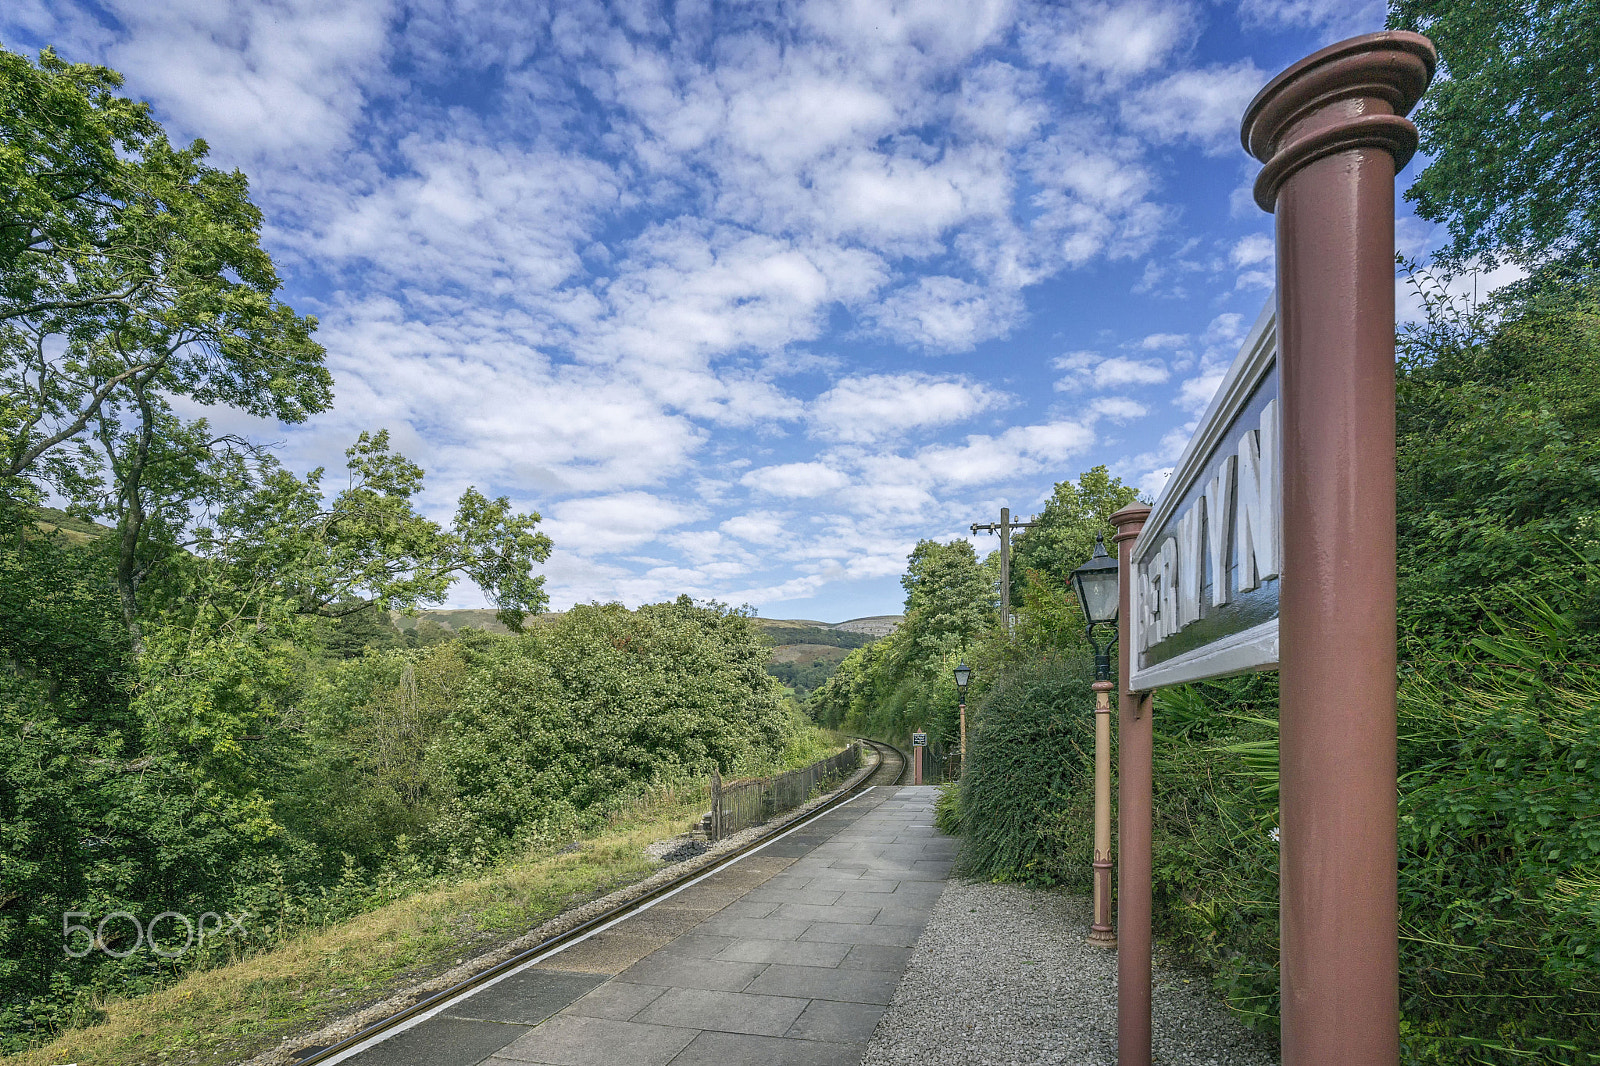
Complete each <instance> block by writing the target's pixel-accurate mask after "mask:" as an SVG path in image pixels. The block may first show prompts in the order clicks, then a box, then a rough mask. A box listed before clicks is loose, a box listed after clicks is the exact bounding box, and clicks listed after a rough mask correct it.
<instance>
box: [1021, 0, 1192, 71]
mask: <svg viewBox="0 0 1600 1066" xmlns="http://www.w3.org/2000/svg"><path fill="white" fill-rule="evenodd" d="M1196 23H1197V13H1196V12H1195V10H1194V9H1193V8H1192V7H1191V6H1190V5H1188V4H1184V3H1160V2H1154V0H1133V2H1131V3H1118V4H1113V3H1101V2H1077V3H1069V4H1063V5H1059V6H1057V5H1048V6H1043V7H1041V9H1040V10H1039V11H1037V12H1036V13H1035V14H1034V15H1033V16H1032V17H1031V18H1030V19H1029V20H1028V21H1027V22H1026V23H1024V25H1023V27H1022V31H1021V35H1020V36H1021V42H1022V47H1023V50H1024V52H1025V53H1026V54H1027V55H1028V57H1029V58H1030V59H1032V60H1033V61H1034V62H1036V63H1044V64H1047V65H1049V66H1052V67H1057V68H1060V69H1062V70H1065V71H1068V72H1069V73H1073V74H1077V75H1079V76H1080V77H1083V78H1087V79H1090V80H1091V81H1104V82H1105V83H1108V84H1109V85H1112V86H1115V85H1120V84H1122V83H1124V82H1126V81H1128V80H1129V79H1131V78H1135V77H1137V76H1139V75H1141V74H1147V73H1149V72H1150V71H1153V70H1155V69H1157V68H1158V67H1160V66H1161V65H1162V64H1163V63H1165V62H1166V60H1167V59H1168V57H1169V56H1171V55H1172V53H1173V52H1175V51H1177V50H1178V49H1180V48H1181V47H1183V46H1184V45H1185V44H1186V43H1187V42H1188V41H1189V39H1190V38H1191V37H1192V36H1193V34H1194V31H1195V27H1196Z"/></svg>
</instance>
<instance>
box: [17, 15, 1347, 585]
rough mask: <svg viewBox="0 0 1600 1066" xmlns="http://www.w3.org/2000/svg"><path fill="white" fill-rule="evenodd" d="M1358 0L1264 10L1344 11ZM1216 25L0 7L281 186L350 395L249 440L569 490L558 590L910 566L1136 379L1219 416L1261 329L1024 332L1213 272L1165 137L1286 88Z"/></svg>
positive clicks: (1087, 432)
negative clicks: (967, 512)
mask: <svg viewBox="0 0 1600 1066" xmlns="http://www.w3.org/2000/svg"><path fill="white" fill-rule="evenodd" d="M1332 6H1333V5H1331V4H1328V3H1324V2H1319V0H1250V2H1249V3H1247V4H1246V8H1245V12H1246V17H1247V18H1253V19H1259V20H1263V21H1272V20H1275V22H1274V24H1279V25H1283V24H1290V23H1293V22H1294V21H1295V20H1299V21H1300V23H1301V24H1306V25H1311V24H1315V25H1318V26H1325V25H1330V24H1331V23H1330V22H1329V21H1328V19H1327V17H1326V14H1325V11H1326V10H1331V9H1332ZM1213 17H1214V16H1213V14H1212V13H1211V11H1210V10H1209V9H1208V8H1206V7H1205V6H1203V5H1200V4H1198V3H1195V2H1193V0H1118V2H1113V0H1067V2H1065V3H1060V4H1040V3H1035V2H1032V0H981V2H979V3H977V4H964V3H956V2H955V0H809V2H806V3H803V4H800V5H798V6H796V7H794V8H792V9H789V8H784V9H779V8H762V7H749V6H738V5H735V6H734V7H732V8H727V7H698V6H695V5H678V6H677V7H676V8H673V9H670V10H668V9H665V8H659V7H657V6H654V5H647V4H624V5H620V6H606V5H603V4H600V3H597V2H593V0H567V2H563V3H560V4H554V5H549V6H548V7H528V6H527V5H522V6H517V5H511V4H506V3H496V2H494V0H414V2H409V3H407V4H404V5H401V4H398V3H396V2H395V0H326V2H321V3H318V4H311V3H310V2H309V0H260V2H258V3H251V4H245V3H243V2H242V0H215V2H207V3H202V2H201V0H175V2H173V3H164V4H158V5H150V4H142V5H141V4H137V3H134V2H133V0H107V2H105V3H91V2H90V0H61V2H60V3H53V4H49V5H45V4H42V3H40V2H39V0H18V2H17V3H16V4H13V5H11V6H9V7H8V8H7V9H6V10H5V11H4V12H3V13H0V32H3V33H4V34H5V38H6V40H7V43H8V45H10V46H12V47H16V46H18V45H19V44H23V43H26V42H28V41H31V40H37V41H38V43H45V42H52V43H57V44H59V45H61V46H62V47H63V51H64V52H65V53H66V54H68V55H69V57H70V58H73V59H95V60H100V61H104V62H108V63H110V64H111V65H113V66H117V67H118V68H120V69H122V70H123V71H124V72H125V73H127V75H128V78H129V82H128V87H129V91H130V92H131V93H133V94H134V95H137V96H140V97H143V98H148V99H150V100H151V101H152V102H153V104H154V106H155V109H156V112H157V114H158V115H159V116H160V117H161V118H162V120H163V121H164V122H166V123H168V125H169V127H170V128H172V129H173V130H174V132H175V133H177V134H178V135H180V136H184V137H193V136H197V135H204V136H205V137H207V138H208V139H209V140H210V141H211V142H212V143H213V146H214V148H215V158H216V160H217V161H218V162H219V163H220V164H223V165H226V166H234V165H239V166H243V167H244V168H245V169H246V170H247V171H248V172H249V174H250V177H251V181H252V195H253V196H254V197H255V198H256V200H257V202H258V203H260V204H261V205H262V206H263V208H264V210H265V215H266V218H267V222H266V227H265V230H264V239H265V241H266V243H267V245H268V247H269V248H270V249H271V250H272V252H273V255H274V257H275V259H276V261H277V262H278V263H279V265H280V267H282V268H283V271H284V273H285V276H286V279H287V280H288V283H289V284H288V288H287V289H286V296H288V298H289V299H290V300H291V301H292V302H293V303H294V304H295V306H296V307H299V308H301V309H302V310H305V311H315V312H316V313H317V314H318V315H319V317H320V318H321V321H322V328H321V332H320V333H319V338H320V339H321V340H322V341H323V342H324V343H325V344H326V345H327V347H328V351H329V365H330V367H331V368H332V369H333V371H334V373H335V375H336V380H337V391H338V407H337V408H336V409H335V410H334V411H332V412H329V413H327V414H324V415H321V416H318V417H317V418H314V419H312V420H311V421H310V422H309V423H307V424H306V425H305V426H301V427H292V428H290V429H288V430H284V429H283V428H282V427H276V426H268V425H257V424H254V423H251V425H250V426H248V427H244V428H250V429H251V430H252V432H255V433H256V434H257V435H258V436H262V437H275V436H284V437H286V439H287V444H286V445H285V448H284V452H285V458H286V460H287V461H290V462H293V463H295V464H296V465H300V466H310V465H314V464H318V463H324V464H329V465H334V464H337V463H338V462H339V453H340V452H341V451H342V449H343V448H344V447H345V446H346V445H347V444H348V443H349V442H350V440H351V438H352V437H353V436H354V435H355V433H356V432H358V431H360V430H362V429H373V428H380V427H387V428H389V429H390V430H391V433H392V436H393V439H394V440H395V443H396V446H397V447H399V448H400V449H401V450H402V451H404V452H406V454H408V455H410V456H412V457H413V458H416V459H417V460H418V461H419V462H421V463H423V465H424V466H425V467H426V468H427V470H428V477H429V486H430V487H429V490H428V492H427V494H426V498H425V500H424V506H426V507H427V508H429V509H430V512H431V513H435V514H440V515H442V514H444V513H446V512H448V510H449V508H450V505H451V503H452V501H453V499H454V497H455V495H456V494H458V493H459V492H460V491H461V490H462V489H463V488H465V487H466V486H467V485H469V484H475V485H477V486H479V487H480V488H482V489H483V490H485V491H488V492H491V493H493V494H496V495H498V494H502V493H503V494H506V495H509V496H511V497H512V499H513V501H514V502H515V503H516V504H517V505H518V506H519V507H524V508H532V509H537V510H540V511H541V512H542V513H543V514H544V515H545V516H546V527H547V529H548V530H549V531H550V532H551V534H552V536H553V537H554V538H555V540H556V542H557V550H556V555H555V556H554V557H553V558H552V560H551V561H550V564H549V566H548V568H547V573H548V576H549V584H550V587H551V590H552V594H553V595H554V596H555V598H556V600H557V603H558V605H559V604H560V603H561V602H562V601H567V602H570V601H571V600H575V599H576V600H582V599H589V598H598V599H613V598H622V599H624V600H625V601H627V602H640V601H642V600H646V599H659V598H664V597H667V596H672V595H676V594H677V593H679V592H688V593H689V594H691V595H695V596H704V597H709V596H714V597H717V598H720V599H724V600H732V601H733V602H739V601H740V600H741V599H749V600H751V601H752V602H765V601H767V600H770V599H775V598H776V599H782V598H804V597H807V596H812V595H816V594H817V593H818V591H819V590H821V589H825V588H827V587H830V585H831V583H835V582H840V581H857V580H860V581H875V580H883V579H886V578H890V577H892V576H893V575H894V574H896V573H898V572H899V571H900V569H901V568H902V567H903V565H904V561H905V556H906V553H907V552H908V551H909V550H910V548H911V547H912V546H913V545H914V544H915V543H916V541H917V539H918V538H919V537H922V536H926V535H929V534H930V532H931V531H936V530H938V529H942V528H943V527H942V526H940V525H939V524H938V523H940V522H946V523H948V521H949V516H950V515H951V514H952V513H955V512H957V511H963V510H964V509H966V508H969V507H977V506H978V505H979V504H980V503H981V504H982V506H983V507H984V508H988V507H989V504H990V502H992V500H993V499H996V498H1001V495H1002V494H1005V493H1015V494H1016V497H1015V498H1018V499H1026V498H1032V497H1033V496H1037V495H1038V494H1039V492H1040V491H1041V490H1044V491H1047V486H1048V484H1050V483H1052V482H1053V481H1055V480H1058V479H1059V478H1061V477H1066V476H1070V475H1071V474H1072V473H1073V472H1074V471H1073V469H1072V464H1073V463H1075V462H1078V461H1080V460H1084V461H1087V457H1088V456H1089V455H1090V453H1091V451H1092V450H1093V449H1094V448H1096V447H1097V446H1100V445H1101V444H1103V440H1102V439H1101V438H1099V437H1098V436H1097V434H1096V426H1097V425H1101V426H1105V425H1110V424H1128V423H1130V422H1133V421H1135V420H1138V419H1142V418H1144V417H1146V415H1147V414H1148V412H1149V410H1150V409H1151V407H1152V406H1153V405H1154V404H1155V403H1156V402H1157V401H1156V398H1155V397H1154V396H1153V395H1152V394H1151V393H1150V392H1145V391H1140V390H1156V389H1160V395H1159V399H1160V401H1161V402H1162V403H1163V406H1164V402H1165V401H1166V400H1167V399H1168V398H1169V397H1170V395H1171V393H1172V392H1173V391H1177V392H1178V393H1179V394H1180V397H1179V398H1180V403H1190V404H1192V403H1194V402H1199V397H1200V396H1201V395H1202V394H1203V393H1205V390H1206V380H1207V377H1206V375H1208V374H1210V373H1212V372H1213V371H1214V370H1215V363H1216V360H1217V359H1222V358H1223V357H1224V354H1225V355H1229V356H1231V353H1229V352H1226V349H1227V347H1228V344H1229V343H1236V338H1234V339H1233V340H1232V341H1230V340H1229V337H1230V336H1231V333H1230V331H1232V332H1237V331H1238V329H1239V323H1238V322H1232V323H1231V324H1230V323H1228V322H1221V321H1220V320H1219V322H1220V325H1219V324H1218V323H1213V324H1212V327H1210V328H1208V329H1207V330H1204V331H1201V330H1197V329H1195V330H1191V331H1190V332H1189V333H1150V334H1148V335H1147V336H1144V337H1142V338H1141V337H1139V336H1138V335H1137V334H1131V335H1129V336H1126V337H1124V338H1122V339H1121V340H1111V339H1106V338H1105V337H1099V336H1095V335H1092V334H1090V335H1083V336H1077V335H1075V334H1072V333H1070V332H1069V333H1065V334H1062V335H1061V336H1062V339H1060V340H1050V341H1039V342H1036V341H1035V340H1034V337H1033V336H1032V335H1030V334H1027V333H1023V332H1022V331H1023V330H1027V329H1031V328H1032V327H1033V326H1034V325H1036V324H1037V322H1036V319H1035V317H1034V315H1036V314H1037V309H1038V307H1039V306H1040V303H1039V301H1038V300H1037V299H1036V298H1035V294H1036V293H1037V292H1038V291H1039V287H1040V286H1045V285H1051V284H1055V285H1061V284H1062V279H1064V278H1070V277H1072V276H1073V274H1072V272H1075V271H1081V272H1083V275H1084V276H1085V277H1088V276H1089V275H1090V274H1092V272H1093V271H1095V270H1097V269H1099V268H1100V267H1101V266H1103V265H1104V264H1105V263H1107V262H1111V261H1124V262H1127V263H1128V264H1129V266H1128V269H1129V270H1130V271H1131V272H1132V273H1133V274H1135V275H1137V274H1139V273H1141V272H1142V273H1143V274H1144V276H1145V277H1146V278H1150V279H1153V280H1151V281H1150V288H1151V289H1152V290H1153V289H1154V288H1155V287H1156V286H1157V285H1158V284H1159V286H1160V288H1161V291H1162V293H1163V294H1171V293H1175V292H1177V291H1179V289H1178V282H1179V281H1180V280H1181V279H1183V278H1185V277H1194V276H1195V275H1196V272H1197V270H1198V268H1196V267H1195V266H1194V265H1193V264H1192V263H1190V262H1189V260H1190V259H1193V258H1195V257H1194V256H1192V255H1189V253H1188V252H1186V251H1185V247H1186V245H1185V244H1184V242H1183V241H1181V240H1179V239H1178V235H1180V233H1181V227H1182V225H1183V224H1184V222H1183V216H1182V215H1181V213H1180V210H1179V208H1178V206H1177V204H1176V203H1175V196H1176V195H1177V194H1178V193H1179V192H1180V191H1181V189H1180V186H1182V184H1183V183H1182V182H1174V180H1173V175H1172V173H1171V165H1170V162H1169V161H1168V159H1167V158H1166V153H1162V152H1160V151H1158V150H1157V146H1160V145H1164V144H1169V143H1179V142H1192V143H1195V144H1198V145H1200V146H1201V147H1203V148H1206V149H1207V150H1210V149H1212V148H1213V147H1215V146H1216V145H1219V144H1221V143H1222V142H1223V141H1224V140H1227V139H1228V138H1231V137H1232V136H1233V132H1232V129H1231V125H1232V124H1233V123H1235V122H1236V121H1237V110H1238V107H1239V106H1240V102H1239V96H1240V94H1241V93H1246V92H1247V89H1246V86H1245V83H1246V82H1248V81H1250V79H1251V78H1258V76H1259V74H1260V72H1259V70H1258V69H1257V68H1255V66H1254V65H1253V64H1252V63H1251V62H1250V61H1248V60H1234V59H1233V57H1232V56H1224V57H1212V56H1207V57H1205V58H1204V60H1203V61H1202V62H1200V63H1198V65H1197V61H1196V59H1195V51H1196V49H1197V47H1198V46H1199V42H1200V40H1201V34H1202V31H1203V30H1204V29H1205V28H1206V23H1207V21H1208V19H1212V18H1213ZM1319 20H1320V21H1319ZM17 27H21V29H18V28H17ZM30 35H31V36H30ZM175 57H181V62H179V61H175ZM1259 80H1264V79H1259V78H1258V82H1257V84H1259ZM1063 86H1065V89H1066V91H1065V92H1063ZM1256 87H1257V85H1250V86H1248V92H1253V91H1254V89H1255V88H1256ZM1230 109H1232V112H1233V113H1231V114H1230V113H1229V111H1230ZM1252 210H1253V209H1252ZM1252 217H1259V213H1256V215H1254V216H1252ZM1251 240H1252V238H1245V240H1243V241H1241V242H1239V244H1237V245H1236V246H1234V248H1233V249H1232V251H1231V254H1230V256H1229V259H1228V261H1229V262H1230V263H1231V265H1232V266H1233V267H1234V269H1235V270H1237V271H1241V272H1242V273H1241V274H1240V275H1239V278H1238V282H1239V284H1240V285H1241V286H1245V287H1248V284H1247V279H1249V278H1251V277H1253V276H1254V275H1253V274H1252V271H1254V272H1255V273H1259V272H1260V271H1259V269H1258V268H1259V267H1260V265H1261V263H1263V262H1266V260H1265V259H1250V258H1249V257H1250V256H1251V255H1253V254H1254V252H1253V251H1252V249H1253V247H1254V246H1253V245H1251V244H1250V243H1249V242H1250V241H1251ZM1157 248H1164V249H1165V250H1164V252H1163V254H1162V255H1161V256H1160V257H1159V262H1158V261H1157V259H1151V260H1150V261H1149V262H1148V263H1145V264H1143V265H1141V263H1140V262H1139V260H1140V259H1141V258H1143V257H1145V256H1147V255H1149V253H1150V252H1151V251H1152V250H1153V249H1157ZM1219 262H1220V259H1218V258H1217V257H1213V262H1212V264H1211V270H1212V272H1213V273H1215V272H1216V269H1217V266H1218V263H1219ZM1087 291H1092V290H1087ZM1051 298H1052V299H1054V298H1055V295H1054V294H1052V297H1051ZM1030 306H1031V307H1033V308H1034V309H1035V311H1034V313H1033V314H1030ZM1234 318H1235V319H1237V318H1238V316H1234ZM1147 328H1149V327H1147ZM1179 328H1183V327H1179ZM1038 336H1040V337H1055V336H1058V334H1056V333H1055V332H1054V331H1053V325H1052V327H1051V328H1049V329H1046V330H1041V331H1040V332H1039V333H1038ZM1008 337H1017V338H1018V343H1017V350H1016V351H1015V352H1012V351H1008V350H1006V346H1005V345H1001V344H997V343H996V342H997V341H1000V340H1002V339H1004V338H1008ZM1036 343H1050V344H1054V345H1056V347H1055V348H1054V349H1053V350H1056V351H1059V350H1061V349H1062V348H1066V347H1074V346H1077V345H1098V346H1100V347H1101V348H1103V349H1104V352H1103V353H1101V352H1077V351H1075V352H1071V353H1069V354H1068V355H1065V356H1062V357H1061V359H1059V360H1056V361H1055V364H1054V368H1055V370H1056V371H1058V372H1059V373H1060V378H1059V380H1057V381H1056V382H1055V387H1056V389H1057V390H1060V391H1073V390H1085V391H1088V392H1095V393H1104V395H1096V396H1094V397H1093V399H1092V400H1091V401H1090V402H1087V403H1083V404H1076V403H1075V404H1074V405H1073V408H1072V413H1073V415H1074V416H1075V417H1074V418H1063V417H1061V416H1060V415H1059V413H1058V412H1056V411H1053V410H1050V409H1049V402H1048V401H1050V400H1051V399H1053V398H1055V397H1054V395H1053V394H1052V393H1050V391H1049V390H1047V389H1045V388H1044V382H1045V381H1048V380H1050V375H1051V369H1050V368H1049V367H1048V366H1047V365H1045V364H1043V362H1042V361H1041V360H1040V359H1039V358H1038V357H1037V356H1036V355H1030V354H1027V353H1031V352H1036V351H1037V348H1036V347H1034V345H1035V344H1036ZM974 350H977V351H980V352H981V353H982V360H981V361H979V360H976V359H974V360H973V361H971V362H970V363H963V364H962V365H961V366H960V367H959V372H945V373H930V372H928V371H926V370H924V369H923V368H924V367H927V366H929V365H930V364H929V363H928V362H927V361H926V360H925V358H924V357H925V356H927V355H930V354H931V355H939V356H956V357H960V355H961V353H968V352H973V351H974ZM1213 350H1215V352H1216V353H1223V354H1215V355H1214V354H1213ZM1175 377H1181V378H1183V380H1182V381H1181V382H1180V383H1179V384H1178V385H1177V387H1176V390H1174V387H1173V385H1172V384H1171V382H1172V381H1173V379H1174V378H1175ZM1030 389H1031V390H1034V391H1035V392H1038V393H1042V394H1043V395H1042V396H1041V395H1031V394H1030V392H1029V390H1030ZM1185 397H1187V398H1188V399H1187V400H1186V399H1185ZM1062 406H1064V405H1062ZM1017 410H1020V411H1021V413H1016V414H1014V413H1013V412H1014V411H1017ZM215 416H216V417H217V418H219V419H232V421H230V422H228V423H227V424H229V425H233V424H235V423H239V424H240V425H241V426H243V424H244V423H245V422H249V421H250V420H248V419H240V418H238V417H236V416H235V415H234V414H233V413H230V412H217V413H215ZM979 418H982V419H984V420H985V421H984V422H983V423H982V424H978V425H975V424H973V421H974V420H976V419H979ZM974 429H982V430H984V432H971V431H972V430H974ZM1142 431H1144V427H1143V424H1141V425H1139V426H1137V427H1135V428H1134V430H1133V431H1132V432H1142ZM1119 432H1120V431H1119ZM791 499H792V500H797V501H807V502H806V503H804V504H803V505H797V506H796V507H795V508H794V509H793V510H792V511H791V510H789V509H787V508H786V505H785V503H784V501H786V500H791ZM957 526H958V527H959V523H957Z"/></svg>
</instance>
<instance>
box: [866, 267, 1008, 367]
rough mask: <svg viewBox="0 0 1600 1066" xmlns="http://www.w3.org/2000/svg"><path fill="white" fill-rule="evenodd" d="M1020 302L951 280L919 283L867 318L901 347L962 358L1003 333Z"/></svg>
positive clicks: (965, 282) (898, 294) (883, 303)
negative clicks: (914, 347) (958, 355)
mask: <svg viewBox="0 0 1600 1066" xmlns="http://www.w3.org/2000/svg"><path fill="white" fill-rule="evenodd" d="M1021 314H1022V301H1021V300H1019V299H1017V297H1016V296H1015V294H1013V293H1011V292H1006V291H1004V290H1001V291H995V290H986V289H983V288H980V287H979V286H977V285H974V284H972V283H971V282H967V281H962V280H960V279H959V278H952V277H944V276H938V277H931V278H923V279H922V280H920V281H918V282H917V283H916V284H914V285H911V286H908V287H906V288H903V289H900V290H898V291H897V292H894V293H891V294H890V295H889V296H888V297H887V298H885V299H884V300H883V302H882V303H881V304H880V305H879V306H878V307H877V308H876V309H875V310H874V311H872V312H870V315H871V317H872V318H873V319H874V321H876V323H877V325H878V328H879V329H880V330H882V331H883V332H884V333H885V334H887V335H888V336H890V337H891V338H893V339H894V340H896V341H899V342H900V343H902V344H908V345H915V346H917V347H921V348H927V349H930V350H932V351H938V352H964V351H969V350H971V349H972V348H974V347H976V346H977V345H978V344H980V343H982V342H983V341H986V340H989V339H991V338H993V337H999V336H1002V335H1004V334H1005V333H1006V332H1008V331H1009V330H1010V329H1011V327H1012V326H1013V325H1014V324H1015V323H1016V321H1017V319H1018V318H1019V317H1020V316H1021Z"/></svg>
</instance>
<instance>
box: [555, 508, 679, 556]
mask: <svg viewBox="0 0 1600 1066" xmlns="http://www.w3.org/2000/svg"><path fill="white" fill-rule="evenodd" d="M702 517H703V514H702V513H701V512H699V511H698V510H696V509H693V508H690V507H686V506H684V505H683V504H681V503H678V502H676V501H673V500H668V499H665V498H663V497H661V496H657V495H653V494H651V493H648V492H619V493H615V494H613V495H610V496H588V497H582V498H579V499H574V500H566V501H564V502H562V503H558V504H556V506H555V507H554V508H552V514H551V516H550V517H549V518H548V519H547V520H546V521H545V523H544V529H545V531H546V532H547V533H549V534H550V538H551V540H553V541H555V543H556V546H557V548H558V549H559V550H561V551H568V552H573V553H575V554H578V555H590V556H592V555H595V554H599V553H605V552H615V551H619V550H623V549H628V548H636V547H638V546H639V545H641V544H647V543H649V542H650V541H653V540H655V539H657V538H658V537H661V536H662V535H663V534H665V533H667V532H668V531H669V530H671V529H674V528H675V527H677V526H681V525H684V524H686V523H688V522H693V521H697V520H698V519H700V518H702Z"/></svg>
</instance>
